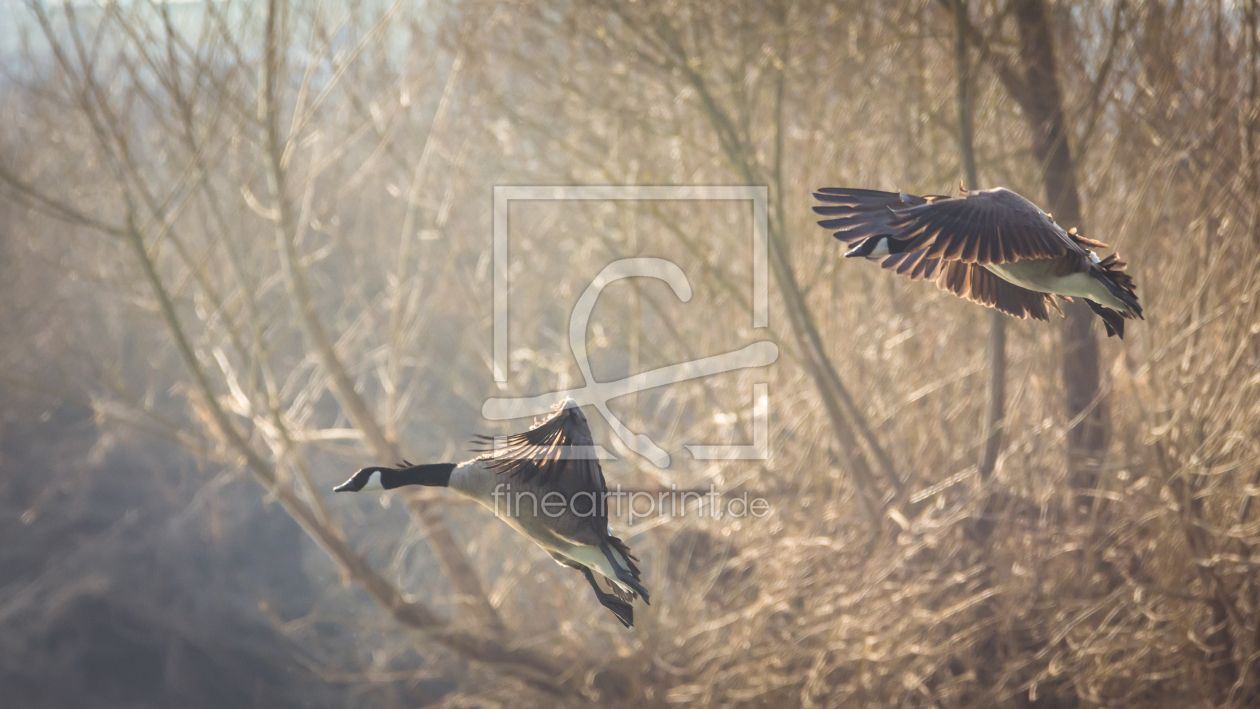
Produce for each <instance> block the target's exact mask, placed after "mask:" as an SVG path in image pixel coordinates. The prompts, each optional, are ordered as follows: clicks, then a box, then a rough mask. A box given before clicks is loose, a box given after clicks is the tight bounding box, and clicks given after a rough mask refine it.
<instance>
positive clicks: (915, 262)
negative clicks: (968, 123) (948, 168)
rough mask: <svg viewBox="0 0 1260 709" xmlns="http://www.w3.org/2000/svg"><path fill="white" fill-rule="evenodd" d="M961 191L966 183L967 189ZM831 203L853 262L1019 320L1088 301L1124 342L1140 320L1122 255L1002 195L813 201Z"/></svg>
mask: <svg viewBox="0 0 1260 709" xmlns="http://www.w3.org/2000/svg"><path fill="white" fill-rule="evenodd" d="M960 188H961V185H960ZM814 197H815V198H816V199H818V200H819V201H820V202H824V203H825V204H822V205H819V206H816V207H814V211H815V212H817V213H819V214H821V215H824V216H827V217H831V218H830V219H824V220H822V221H820V222H818V224H819V225H821V226H823V227H825V228H827V229H834V230H835V237H836V238H837V239H839V240H841V241H843V242H845V243H849V244H853V245H854V246H853V248H852V249H850V250H849V251H848V252H847V253H845V256H848V257H855V256H861V257H864V258H869V259H883V263H882V264H881V265H882V266H883V267H884V268H887V269H889V270H894V271H896V272H897V273H899V274H901V275H903V276H909V277H910V278H912V279H914V280H916V281H917V280H920V279H935V280H936V285H937V286H939V287H941V288H944V289H945V290H948V291H950V292H951V293H954V294H955V295H959V296H962V297H963V298H966V299H967V300H970V301H973V302H976V303H980V304H981V305H986V306H988V307H991V308H997V309H998V310H1000V311H1002V312H1004V313H1006V314H1007V315H1012V316H1014V317H1017V318H1033V319H1034V320H1049V319H1050V311H1049V308H1050V307H1053V308H1054V309H1055V310H1058V311H1059V314H1060V315H1062V314H1063V311H1062V310H1061V309H1060V308H1059V305H1058V303H1056V302H1055V301H1054V298H1053V296H1056V295H1057V296H1059V297H1060V298H1064V299H1067V300H1070V299H1071V298H1073V297H1076V298H1084V299H1085V302H1086V303H1087V304H1088V305H1089V307H1090V308H1091V309H1092V310H1093V311H1094V312H1095V313H1097V314H1098V316H1099V317H1100V318H1102V320H1103V323H1104V324H1105V325H1106V326H1107V336H1108V337H1110V336H1111V335H1119V336H1120V339H1124V321H1125V319H1132V318H1135V317H1136V318H1141V317H1142V306H1141V305H1139V304H1138V299H1137V294H1136V293H1135V292H1134V291H1133V279H1132V278H1131V277H1130V276H1129V274H1127V273H1125V272H1124V266H1125V264H1124V262H1123V261H1121V260H1120V258H1119V255H1118V254H1111V255H1110V256H1108V257H1107V258H1105V259H1099V258H1098V255H1097V254H1096V253H1094V252H1093V251H1092V250H1091V249H1105V248H1108V246H1107V245H1106V244H1104V243H1102V242H1100V241H1094V240H1093V239H1087V238H1085V237H1084V236H1082V235H1080V234H1078V233H1077V231H1076V229H1069V230H1068V231H1064V230H1063V228H1062V227H1060V226H1059V225H1058V224H1055V223H1054V219H1053V218H1051V216H1050V215H1049V214H1046V213H1045V212H1043V211H1041V210H1040V209H1039V208H1038V207H1037V205H1035V204H1033V203H1032V202H1029V201H1028V200H1026V199H1024V198H1023V197H1021V196H1019V195H1017V194H1015V193H1014V192H1012V191H1010V190H1008V189H1005V188H1002V187H998V188H996V189H991V190H980V191H976V192H971V193H968V192H967V191H966V190H965V189H964V190H963V196H962V197H957V198H954V197H942V196H940V195H928V196H925V197H916V196H914V195H908V194H905V193H904V192H901V193H898V192H880V191H878V190H862V189H851V188H847V187H825V188H823V189H820V190H818V191H817V192H815V193H814Z"/></svg>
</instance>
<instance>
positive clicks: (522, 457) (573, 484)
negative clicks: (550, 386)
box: [476, 408, 607, 495]
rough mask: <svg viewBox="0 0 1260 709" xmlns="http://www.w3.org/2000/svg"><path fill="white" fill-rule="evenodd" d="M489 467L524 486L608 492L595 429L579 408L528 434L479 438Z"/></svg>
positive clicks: (569, 492) (561, 414) (568, 410)
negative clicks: (595, 442)
mask: <svg viewBox="0 0 1260 709" xmlns="http://www.w3.org/2000/svg"><path fill="white" fill-rule="evenodd" d="M476 440H477V441H478V442H479V443H481V444H482V445H483V446H484V447H483V448H482V451H483V452H485V453H486V454H487V455H485V456H484V457H483V459H484V460H485V463H486V466H487V467H489V468H490V469H491V470H494V471H495V472H497V473H499V474H501V475H507V476H509V477H511V478H513V479H514V480H518V481H520V482H521V483H522V484H529V483H536V484H538V485H540V486H543V487H552V488H557V489H559V488H563V489H562V490H559V491H560V492H562V493H565V494H574V493H577V492H590V493H595V494H597V495H598V494H602V493H604V492H606V491H607V485H606V484H605V482H604V471H603V469H602V468H600V466H599V459H598V458H596V457H595V445H594V441H593V440H592V438H591V429H590V427H589V426H587V424H586V419H585V417H583V416H582V414H581V412H580V411H578V410H577V409H575V408H566V409H562V410H560V411H559V412H557V413H555V414H553V415H552V416H551V418H549V419H547V420H546V421H543V422H542V423H540V424H538V425H537V426H535V427H533V428H531V429H530V430H528V431H526V432H524V433H517V434H514V435H510V436H477V438H476Z"/></svg>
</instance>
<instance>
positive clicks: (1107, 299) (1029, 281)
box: [985, 261, 1128, 311]
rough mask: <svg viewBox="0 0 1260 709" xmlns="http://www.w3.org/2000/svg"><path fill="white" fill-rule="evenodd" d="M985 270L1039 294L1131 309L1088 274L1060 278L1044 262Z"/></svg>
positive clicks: (1018, 262)
mask: <svg viewBox="0 0 1260 709" xmlns="http://www.w3.org/2000/svg"><path fill="white" fill-rule="evenodd" d="M985 268H987V269H989V271H990V272H992V273H993V274H995V275H996V276H997V277H998V278H1001V279H1002V280H1004V281H1007V282H1008V283H1013V284H1015V285H1017V286H1019V287H1020V288H1027V289H1028V290H1031V291H1036V292H1038V293H1054V294H1056V295H1066V296H1071V297H1073V298H1088V299H1090V300H1092V301H1094V302H1095V303H1098V304H1099V305H1105V306H1107V307H1108V308H1114V309H1116V310H1120V311H1124V310H1128V306H1127V305H1125V304H1124V302H1123V301H1121V300H1120V299H1119V298H1117V297H1116V296H1114V295H1112V294H1111V291H1109V290H1107V286H1106V285H1104V284H1103V283H1102V281H1099V280H1098V279H1097V278H1094V277H1093V276H1091V275H1090V274H1088V273H1070V274H1068V275H1066V276H1057V275H1054V273H1053V268H1052V267H1050V264H1047V263H1045V262H1041V263H1038V262H1037V261H1016V262H1014V263H1003V264H986V265H985Z"/></svg>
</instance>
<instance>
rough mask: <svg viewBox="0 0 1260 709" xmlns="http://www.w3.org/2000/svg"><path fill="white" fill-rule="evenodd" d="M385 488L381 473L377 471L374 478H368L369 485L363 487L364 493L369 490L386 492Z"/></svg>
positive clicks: (373, 475) (373, 474)
mask: <svg viewBox="0 0 1260 709" xmlns="http://www.w3.org/2000/svg"><path fill="white" fill-rule="evenodd" d="M384 489H385V486H384V485H382V484H381V471H379V470H377V471H376V472H374V473H372V477H370V478H368V481H367V484H365V485H364V486H363V491H364V492H366V491H368V490H384Z"/></svg>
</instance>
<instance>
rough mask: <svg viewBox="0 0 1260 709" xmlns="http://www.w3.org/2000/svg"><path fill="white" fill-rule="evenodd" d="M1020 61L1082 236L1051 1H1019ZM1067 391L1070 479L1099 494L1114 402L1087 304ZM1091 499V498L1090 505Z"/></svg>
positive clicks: (1056, 190)
mask: <svg viewBox="0 0 1260 709" xmlns="http://www.w3.org/2000/svg"><path fill="white" fill-rule="evenodd" d="M1015 17H1016V22H1017V24H1018V26H1019V38H1020V50H1019V58H1020V62H1021V63H1022V65H1023V69H1024V77H1025V81H1024V86H1025V87H1026V91H1025V93H1024V96H1023V100H1022V101H1021V104H1022V106H1023V108H1024V116H1025V118H1027V119H1028V125H1029V127H1030V128H1031V129H1032V134H1033V145H1032V151H1033V157H1034V158H1036V160H1037V162H1038V164H1039V165H1041V170H1042V184H1043V185H1044V187H1045V191H1046V205H1047V208H1048V211H1049V212H1050V213H1051V214H1053V215H1054V219H1055V221H1057V222H1058V223H1059V224H1062V225H1063V227H1064V228H1065V229H1070V228H1072V227H1076V228H1081V227H1082V224H1081V199H1080V194H1079V193H1078V191H1077V186H1076V163H1075V161H1074V160H1073V159H1072V150H1071V146H1070V145H1068V140H1067V128H1066V125H1065V120H1064V116H1063V97H1062V94H1061V93H1060V91H1059V81H1058V76H1057V74H1056V65H1055V58H1054V45H1053V41H1052V36H1053V35H1052V32H1051V26H1050V16H1049V15H1048V14H1047V12H1046V3H1045V0H1017V6H1016V10H1015ZM1064 312H1065V314H1066V316H1067V319H1066V322H1065V323H1064V325H1063V387H1064V395H1065V399H1066V404H1067V415H1068V422H1069V428H1068V450H1067V459H1068V475H1069V481H1070V484H1071V485H1072V488H1073V489H1077V490H1080V489H1090V488H1093V487H1094V486H1095V485H1096V483H1097V480H1098V470H1099V468H1100V466H1101V464H1102V460H1103V456H1104V455H1105V454H1106V449H1107V423H1108V415H1107V402H1106V400H1105V399H1104V398H1103V396H1102V391H1101V388H1100V377H1099V364H1098V338H1097V336H1096V335H1095V332H1094V322H1093V320H1094V317H1093V315H1092V314H1091V313H1090V310H1089V308H1088V307H1087V306H1086V305H1085V304H1084V303H1082V302H1080V301H1079V300H1077V301H1076V302H1072V303H1068V304H1067V306H1066V307H1065V308H1064ZM1086 499H1089V498H1086Z"/></svg>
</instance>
